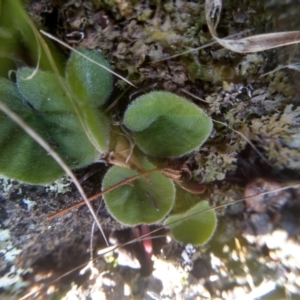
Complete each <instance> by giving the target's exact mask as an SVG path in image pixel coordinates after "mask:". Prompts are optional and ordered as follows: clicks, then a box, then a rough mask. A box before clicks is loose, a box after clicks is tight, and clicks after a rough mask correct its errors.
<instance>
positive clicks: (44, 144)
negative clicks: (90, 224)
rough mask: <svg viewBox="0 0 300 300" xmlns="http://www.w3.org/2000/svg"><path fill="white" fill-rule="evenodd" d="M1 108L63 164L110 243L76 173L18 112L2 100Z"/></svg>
mask: <svg viewBox="0 0 300 300" xmlns="http://www.w3.org/2000/svg"><path fill="white" fill-rule="evenodd" d="M0 110H2V111H3V112H4V113H5V114H6V115H7V116H8V117H9V118H10V119H12V120H13V121H14V122H15V123H16V124H18V125H19V126H20V127H21V128H22V129H23V130H24V131H25V132H26V133H27V134H28V135H29V136H31V137H32V138H33V139H34V140H35V141H36V142H37V143H38V144H40V146H42V147H43V148H44V149H45V150H46V151H47V152H48V153H49V154H50V155H51V156H52V157H53V159H54V160H55V161H56V162H57V163H58V164H59V165H60V166H61V168H62V169H63V170H64V171H65V172H66V174H68V175H69V176H70V177H71V179H72V180H73V182H74V184H75V186H76V188H77V189H78V191H79V193H80V195H81V197H82V198H83V200H84V202H83V203H85V204H86V205H87V206H88V208H89V210H90V212H91V214H92V216H93V218H94V220H95V222H96V223H97V225H98V227H99V229H100V231H101V233H102V235H103V238H104V240H105V243H106V244H107V245H108V241H107V239H106V237H105V235H104V232H103V230H102V228H101V225H100V222H99V220H98V219H97V216H96V214H95V212H94V210H93V208H92V206H91V204H90V202H89V201H88V199H87V197H86V195H85V193H84V191H83V189H82V187H81V185H80V183H79V181H78V180H77V178H76V177H75V175H74V173H73V172H72V171H71V170H70V169H69V167H68V166H67V165H66V163H65V162H64V161H63V160H62V158H61V157H60V156H59V155H58V154H57V153H56V152H55V151H54V150H53V149H52V148H51V147H50V146H49V145H48V144H47V142H46V141H45V140H44V139H43V138H42V137H41V136H40V135H39V134H38V133H36V132H35V131H34V130H33V129H32V128H31V127H29V126H28V125H27V124H26V123H25V122H24V121H23V120H22V119H21V118H20V117H19V116H18V115H17V114H15V113H14V112H13V111H12V110H11V109H9V108H8V107H7V106H6V105H5V104H3V103H2V102H0Z"/></svg>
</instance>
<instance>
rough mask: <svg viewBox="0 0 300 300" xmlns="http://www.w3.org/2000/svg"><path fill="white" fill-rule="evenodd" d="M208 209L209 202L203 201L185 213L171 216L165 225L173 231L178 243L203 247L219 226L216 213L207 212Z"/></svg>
mask: <svg viewBox="0 0 300 300" xmlns="http://www.w3.org/2000/svg"><path fill="white" fill-rule="evenodd" d="M176 201H177V199H176ZM208 209H210V206H209V204H208V202H207V201H201V202H199V203H197V204H195V205H194V206H193V207H192V208H190V209H188V210H187V211H185V212H184V213H179V214H176V215H171V216H170V217H168V218H167V219H166V220H165V222H164V225H165V226H166V228H168V229H170V230H171V233H172V236H173V237H174V239H175V240H176V241H178V242H180V243H185V244H187V243H190V244H192V245H194V246H200V245H203V244H205V243H206V242H208V241H209V240H210V238H211V237H212V236H213V234H214V232H215V229H216V226H217V218H216V214H215V212H214V211H213V210H209V211H206V210H208Z"/></svg>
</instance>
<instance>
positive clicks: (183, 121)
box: [124, 91, 212, 157]
mask: <svg viewBox="0 0 300 300" xmlns="http://www.w3.org/2000/svg"><path fill="white" fill-rule="evenodd" d="M124 124H125V125H126V127H128V128H129V129H130V130H131V131H133V133H134V136H135V138H136V142H137V144H138V146H139V147H140V148H141V150H142V151H144V152H145V153H147V154H149V155H152V156H156V157H178V156H182V155H185V154H187V153H189V152H192V151H193V150H195V149H197V148H199V147H200V146H201V145H202V144H203V143H204V142H205V140H206V139H207V138H208V136H209V135H210V132H211V130H212V121H211V118H210V117H209V116H207V115H206V114H205V113H204V112H203V111H202V110H201V109H200V108H199V107H198V106H196V105H195V104H193V103H191V102H189V101H188V100H186V99H185V98H183V97H179V96H177V95H175V94H172V93H169V92H162V91H156V92H151V93H148V94H145V95H142V96H140V97H138V98H137V99H136V100H135V101H133V102H132V103H131V104H130V105H129V107H128V108H127V110H126V112H125V116H124Z"/></svg>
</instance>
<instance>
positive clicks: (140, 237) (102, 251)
mask: <svg viewBox="0 0 300 300" xmlns="http://www.w3.org/2000/svg"><path fill="white" fill-rule="evenodd" d="M153 171H154V170H153ZM296 188H300V183H297V184H294V185H289V186H285V187H282V188H279V189H275V190H272V191H268V192H262V193H258V194H255V195H252V196H248V197H244V198H241V199H238V200H233V201H229V202H228V203H225V204H220V205H217V206H215V207H212V208H208V209H205V210H203V211H201V212H197V213H194V214H192V215H189V216H186V217H184V218H182V219H180V220H176V221H173V222H171V223H169V224H165V226H170V225H173V224H175V223H178V222H181V221H183V220H186V219H188V218H191V217H193V216H195V215H201V214H203V213H205V212H207V211H211V210H216V209H219V208H223V207H226V206H228V205H231V204H235V203H238V202H242V201H244V200H245V199H248V198H252V197H257V196H263V195H267V194H272V193H277V192H280V191H284V190H287V189H296ZM163 228H164V227H160V228H157V229H154V230H152V231H151V232H148V233H145V234H143V235H141V236H139V237H137V238H135V239H132V240H130V241H128V242H126V243H123V244H119V245H115V246H110V247H107V248H106V249H103V250H100V251H98V256H97V257H94V258H93V261H94V260H96V259H98V258H99V257H101V256H103V255H105V254H107V253H109V252H111V251H114V250H116V249H118V248H121V247H124V246H126V245H129V244H132V243H134V242H136V241H140V240H142V239H143V238H146V237H147V236H149V235H151V234H153V233H155V232H158V231H160V230H162V229H163ZM87 263H88V262H85V263H83V264H81V265H79V266H77V267H76V268H74V269H72V270H70V271H68V272H67V273H65V274H63V275H61V276H59V277H57V278H55V279H54V280H52V281H51V282H49V283H47V284H46V285H45V286H43V287H41V288H39V289H38V290H35V291H33V292H30V293H29V294H27V295H25V296H23V297H22V298H20V299H19V300H24V299H27V298H28V297H30V296H32V295H33V294H35V293H36V292H38V291H40V290H42V289H44V288H46V287H48V286H50V285H52V284H53V283H54V282H56V281H58V280H59V279H61V278H63V277H65V276H67V275H69V274H71V273H72V272H74V271H76V270H78V269H80V268H83V267H85V266H86V264H87Z"/></svg>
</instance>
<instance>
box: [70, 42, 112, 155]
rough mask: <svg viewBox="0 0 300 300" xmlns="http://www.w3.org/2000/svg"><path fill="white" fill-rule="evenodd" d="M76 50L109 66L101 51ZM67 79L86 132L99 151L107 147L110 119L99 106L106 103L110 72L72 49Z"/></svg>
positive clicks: (105, 149) (110, 81)
mask: <svg viewBox="0 0 300 300" xmlns="http://www.w3.org/2000/svg"><path fill="white" fill-rule="evenodd" d="M79 51H80V52H81V53H82V54H84V55H85V56H87V57H89V58H90V59H92V60H94V61H96V62H97V63H100V64H102V65H104V66H105V67H107V68H108V69H110V66H109V64H108V62H107V61H106V60H105V59H104V58H103V56H102V55H101V54H100V53H98V52H96V51H90V50H87V49H84V48H81V49H79ZM66 81H67V83H68V85H69V87H70V90H71V91H72V100H73V101H72V104H73V105H74V108H75V110H76V113H77V115H78V118H79V120H80V122H81V124H82V126H83V128H84V130H85V132H86V135H87V136H88V138H89V140H90V141H91V143H92V144H93V145H94V147H95V148H96V149H98V151H99V152H106V151H108V146H109V120H108V118H107V117H105V114H104V112H102V111H101V109H100V108H99V106H101V105H103V104H104V103H105V101H106V100H107V99H108V97H109V95H110V93H111V91H112V84H113V78H112V75H111V73H109V72H108V71H107V70H104V69H103V68H101V67H99V66H97V65H96V64H94V63H92V62H90V61H89V60H87V59H86V58H84V57H82V56H81V55H79V54H77V53H75V52H73V53H72V54H71V57H70V59H69V61H68V62H67V66H66Z"/></svg>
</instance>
